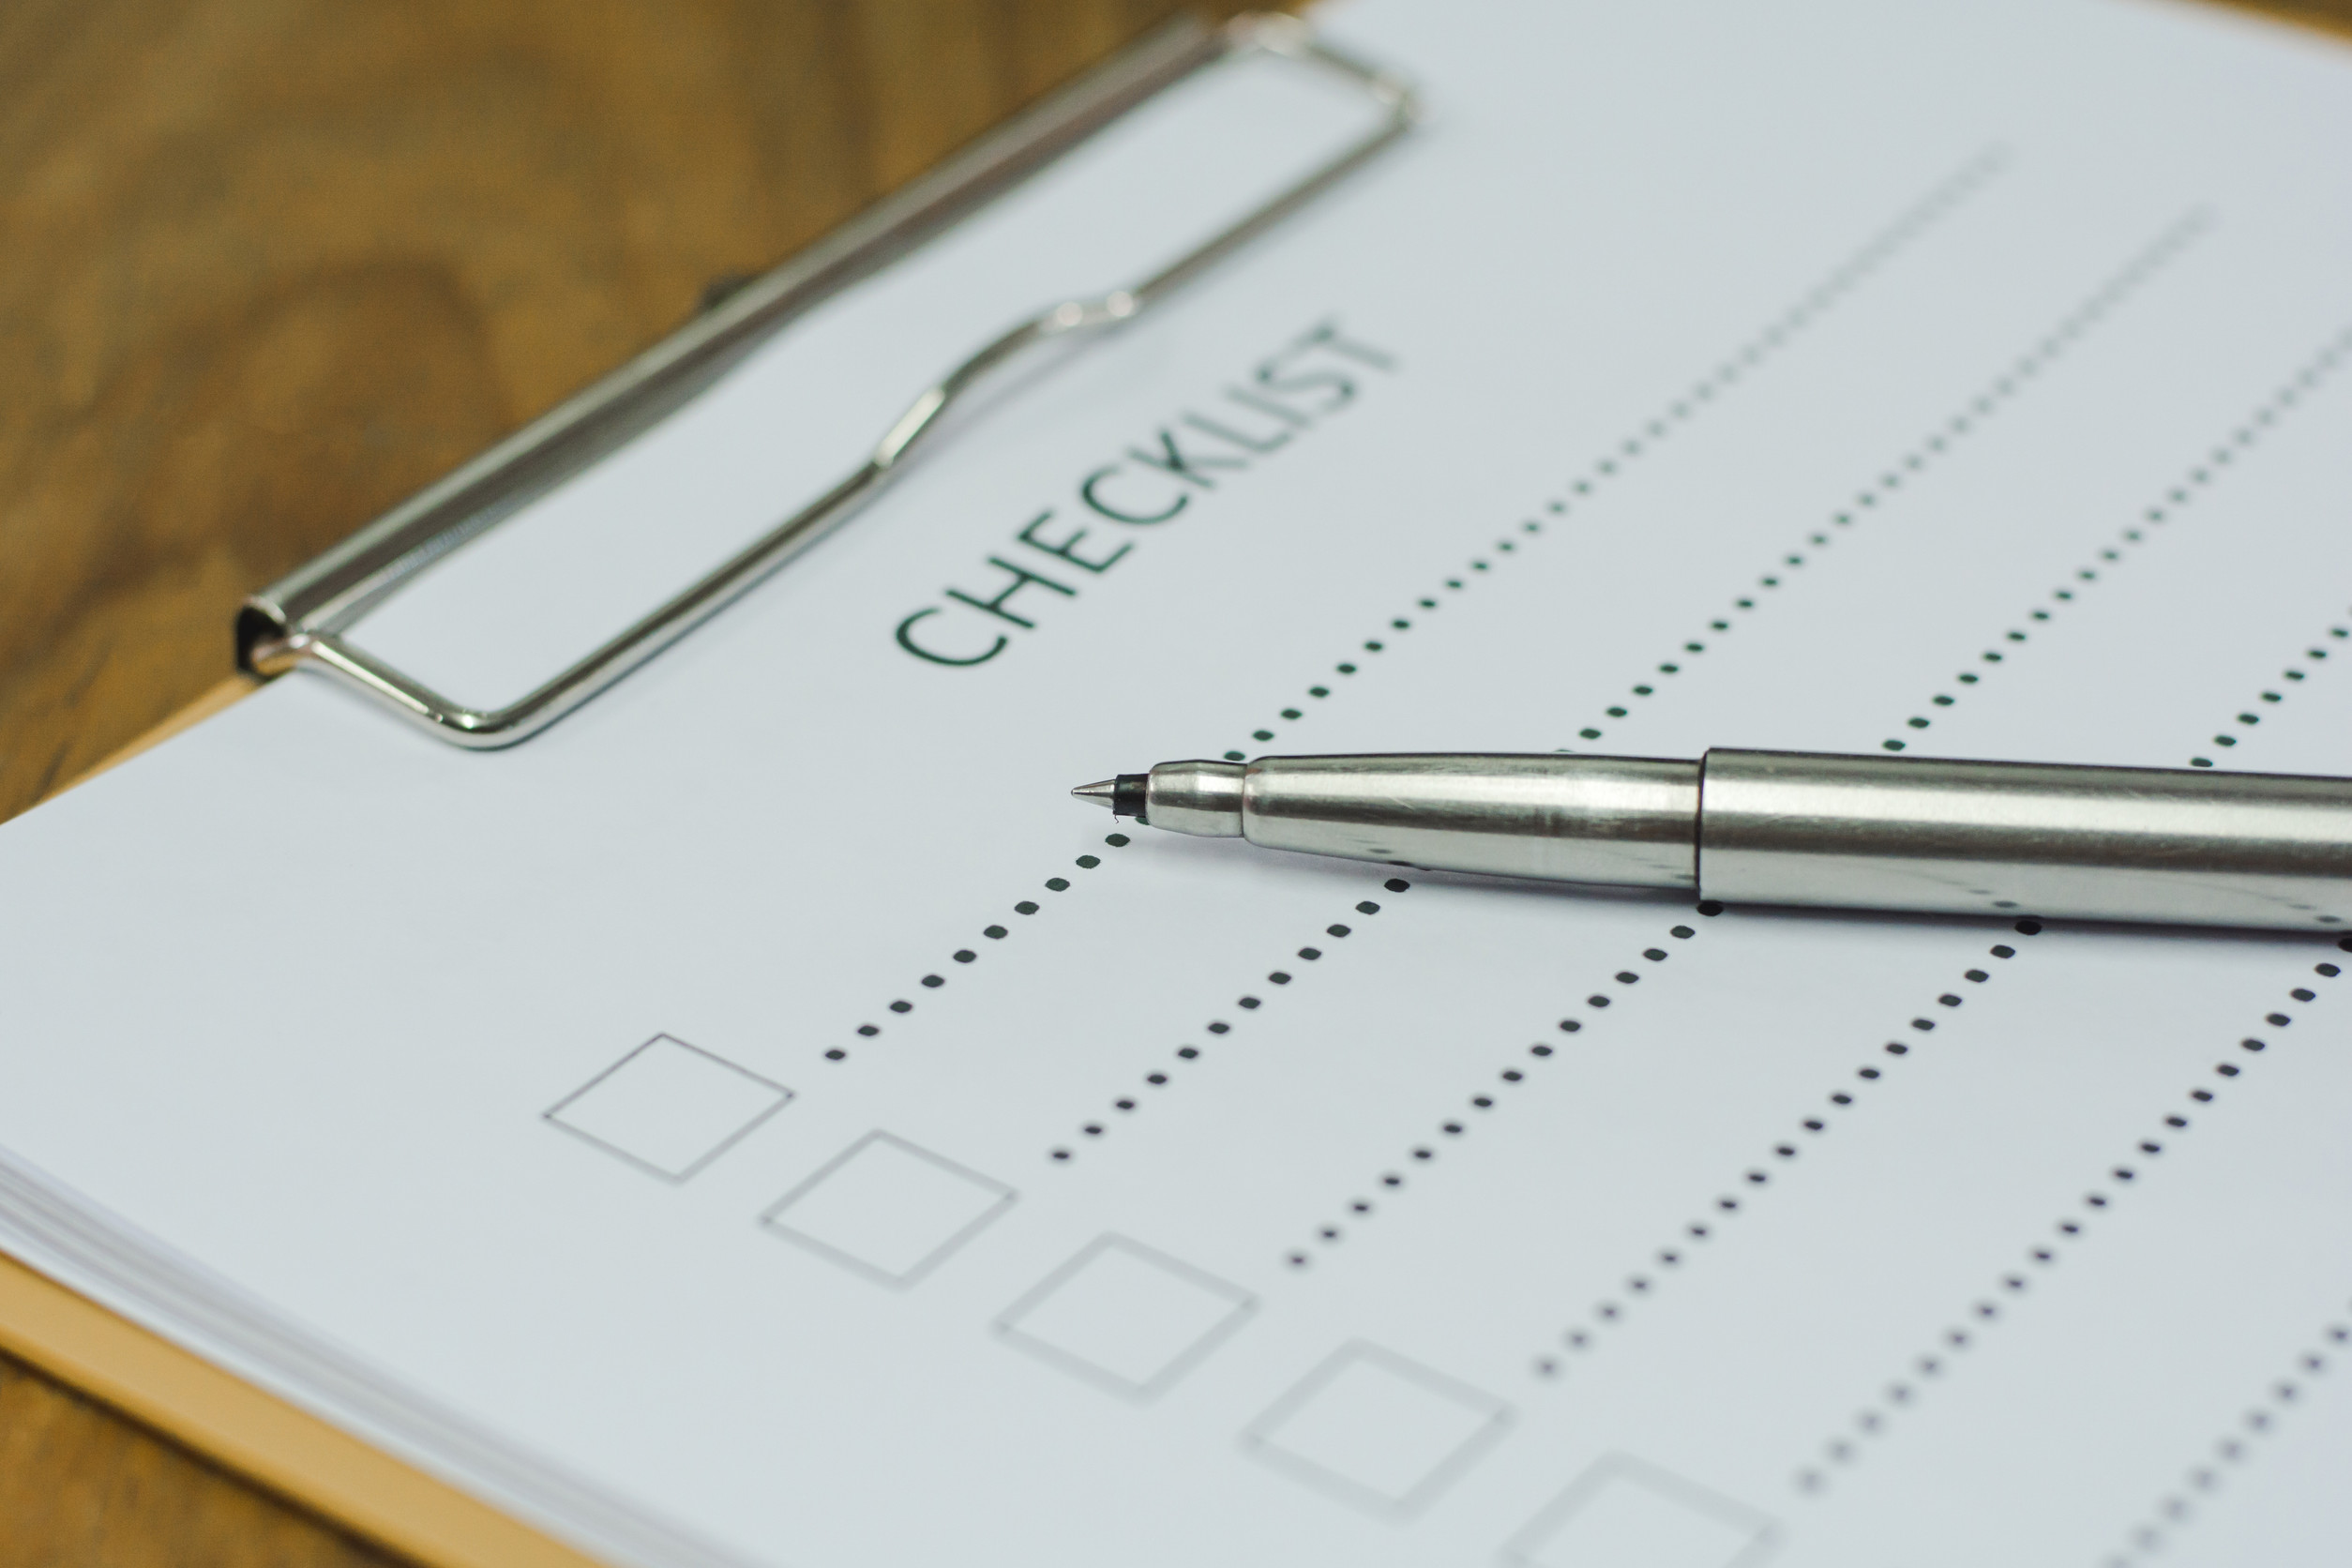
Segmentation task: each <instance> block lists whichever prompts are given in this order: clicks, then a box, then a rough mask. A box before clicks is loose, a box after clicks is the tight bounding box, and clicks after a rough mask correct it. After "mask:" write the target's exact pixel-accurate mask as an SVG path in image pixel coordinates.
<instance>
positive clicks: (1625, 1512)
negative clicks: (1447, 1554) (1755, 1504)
mask: <svg viewBox="0 0 2352 1568" xmlns="http://www.w3.org/2000/svg"><path fill="white" fill-rule="evenodd" d="M1777 1543H1778V1536H1777V1531H1776V1530H1775V1529H1774V1528H1773V1524H1772V1519H1771V1518H1769V1517H1767V1516H1766V1515H1762V1514H1759V1513H1757V1512H1756V1510H1755V1509H1753V1508H1750V1507H1747V1506H1746V1505H1745V1504H1742V1503H1737V1502H1734V1501H1732V1500H1730V1499H1729V1498H1726V1497H1720V1496H1717V1495H1716V1494H1715V1493H1713V1492H1711V1491H1709V1490H1707V1489H1706V1488H1705V1487H1703V1486H1700V1485H1696V1484H1695V1483H1692V1482H1689V1481H1685V1480H1683V1479H1682V1478H1681V1476H1679V1475H1676V1474H1674V1473H1672V1472H1671V1471H1668V1470H1660V1469H1659V1468H1658V1467H1657V1466H1655V1465H1651V1464H1646V1463H1644V1462H1643V1461H1641V1460H1639V1459H1634V1458H1629V1457H1627V1456H1626V1455H1621V1454H1612V1455H1608V1456H1607V1457H1606V1458H1604V1459H1601V1460H1599V1461H1597V1462H1595V1463H1594V1464H1593V1466H1592V1467H1591V1469H1590V1470H1586V1471H1585V1472H1584V1473H1583V1474H1582V1475H1580V1476H1578V1477H1576V1480H1575V1481H1574V1482H1573V1483H1571V1484H1570V1485H1569V1487H1568V1489H1567V1490H1566V1491H1564V1492H1562V1493H1560V1496H1558V1497H1557V1498H1554V1499H1553V1500H1551V1501H1550V1502H1549V1503H1547V1504H1545V1508H1544V1510H1543V1512H1542V1513H1540V1514H1538V1515H1535V1517H1534V1518H1532V1519H1530V1520H1529V1521H1528V1525H1527V1528H1526V1529H1524V1530H1521V1531H1519V1533H1518V1534H1517V1535H1516V1536H1515V1537H1514V1538H1513V1540H1512V1542H1511V1544H1510V1545H1509V1546H1507V1547H1505V1548H1504V1551H1503V1560H1504V1561H1506V1562H1509V1563H1513V1564H1515V1565H1518V1568H1756V1564H1758V1563H1761V1562H1762V1561H1763V1560H1765V1559H1766V1558H1768V1557H1770V1556H1771V1555H1772V1549H1773V1547H1774V1546H1775V1545H1777Z"/></svg>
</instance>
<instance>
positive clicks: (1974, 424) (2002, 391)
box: [1576, 211, 2213, 741]
mask: <svg viewBox="0 0 2352 1568" xmlns="http://www.w3.org/2000/svg"><path fill="white" fill-rule="evenodd" d="M2212 226H2213V220H2212V219H2211V218H2210V217H2209V215H2208V214H2206V213H2204V212H2202V211H2193V212H2191V213H2189V214H2188V215H2186V216H2185V217H2183V218H2180V219H2176V220H2175V221H2174V222H2173V223H2171V224H2169V225H2168V226H2166V228H2165V229H2164V232H2163V233H2161V234H2158V235H2157V236H2156V238H2155V239H2154V240H2153V241H2152V242H2150V243H2149V244H2148V245H2147V246H2145V247H2143V248H2142V249H2140V250H2139V251H2138V252H2137V253H2136V254H2134V255H2133V257H2132V259H2131V260H2130V261H2129V262H2127V263H2126V264H2124V265H2123V267H2122V268H2121V269H2120V270H2119V271H2118V272H2117V273H2115V274H2114V275H2113V276H2112V277H2110V278H2109V279H2107V280H2106V281H2105V282H2103V283H2102V284H2100V285H2099V287H2098V288H2097V289H2095V290H2093V291H2092V292H2091V294H2090V295H2089V297H2088V298H2087V299H2085V300H2084V301H2083V302H2082V303H2081V304H2079V305H2077V306H2075V307H2074V308H2073V309H2072V310H2069V311H2068V312H2067V313H2066V314H2065V315H2064V316H2062V317H2060V318H2059V319H2058V324H2057V325H2056V326H2054V327H2052V328H2051V329H2050V330H2049V331H2047V332H2045V333H2043V335H2042V336H2041V337H2040V338H2039V339H2035V340H2034V342H2033V344H2032V346H2030V347H2029V348H2028V349H2027V350H2026V352H2025V353H2023V354H2020V355H2018V356H2017V357H2016V358H2015V359H2014V360H2012V361H2011V362H2010V363H2009V365H2008V366H2007V367H2006V368H2004V369H2002V370H2001V372H2000V373H1999V374H1998V375H1996V376H1995V377H1994V378H1993V379H1992V380H1991V381H1989V382H1987V383H1986V384H1984V385H1983V387H1982V388H1980V389H1979V390H1978V391H1977V393H1976V395H1975V396H1974V397H1972V398H1970V399H1968V401H1966V402H1965V403H1963V404H1962V405H1961V406H1960V408H1959V409H1958V410H1957V411H1956V412H1955V413H1953V414H1952V416H1951V417H1949V418H1947V419H1945V420H1944V421H1943V422H1942V423H1940V424H1938V425H1936V426H1935V427H1933V428H1932V429H1931V430H1929V431H1928V433H1927V434H1926V435H1925V436H1923V437H1922V438H1921V439H1920V440H1919V441H1918V442H1916V443H1915V444H1913V445H1912V446H1911V447H1910V448H1909V449H1908V450H1907V451H1906V452H1904V453H1903V454H1902V455H1901V456H1899V457H1897V458H1896V459H1895V460H1893V461H1892V462H1891V463H1889V464H1887V465H1886V467H1885V469H1884V470H1883V471H1881V472H1880V474H1879V475H1878V477H1877V479H1875V480H1873V481H1871V482H1869V483H1866V484H1864V485H1863V486H1862V488H1861V489H1859V490H1856V491H1855V492H1854V494H1853V498H1852V499H1851V500H1850V501H1848V502H1847V503H1846V504H1845V505H1841V506H1839V507H1838V508H1837V509H1836V510H1834V511H1832V513H1831V514H1830V517H1829V521H1828V523H1827V524H1826V525H1825V526H1824V527H1822V528H1819V529H1817V530H1815V531H1814V532H1813V533H1810V534H1808V535H1805V545H1804V546H1801V547H1799V548H1797V549H1795V550H1787V551H1786V552H1784V553H1783V554H1782V555H1781V557H1780V560H1779V562H1778V564H1777V565H1774V566H1773V567H1772V569H1771V570H1769V571H1767V572H1765V573H1764V574H1763V575H1762V576H1760V577H1758V578H1757V579H1756V587H1757V588H1758V589H1761V590H1763V593H1764V596H1766V597H1769V596H1770V595H1771V594H1772V591H1773V590H1775V589H1777V588H1779V587H1780V586H1781V585H1782V583H1783V582H1784V581H1785V578H1784V576H1783V573H1784V572H1785V571H1793V570H1798V569H1801V568H1802V567H1803V566H1804V565H1807V564H1808V563H1809V562H1810V561H1811V560H1812V559H1813V555H1812V554H1809V553H1808V552H1807V550H1806V548H1805V546H1809V547H1811V550H1812V551H1813V552H1815V553H1817V552H1818V551H1820V550H1827V549H1829V548H1830V547H1831V546H1832V544H1833V543H1834V542H1835V541H1836V540H1837V539H1838V538H1839V537H1840V531H1841V530H1847V529H1851V528H1852V527H1853V525H1854V524H1855V522H1856V521H1858V520H1862V519H1864V518H1866V517H1868V516H1869V515H1870V514H1871V513H1873V512H1875V511H1876V510H1877V509H1878V508H1879V507H1880V506H1881V505H1888V504H1891V503H1892V501H1893V500H1894V499H1895V492H1896V491H1898V490H1901V489H1902V488H1903V487H1904V486H1905V485H1906V484H1907V483H1909V482H1910V481H1911V480H1913V479H1915V478H1917V477H1919V476H1920V475H1922V474H1924V473H1925V472H1926V470H1927V469H1928V468H1929V466H1930V465H1932V464H1933V463H1935V462H1936V461H1937V460H1938V459H1939V458H1942V457H1944V456H1945V455H1946V454H1948V453H1950V452H1951V451H1952V450H1953V449H1954V448H1955V447H1957V446H1959V445H1963V444H1964V443H1965V442H1966V441H1967V440H1968V437H1970V436H1971V435H1974V434H1975V433H1976V432H1977V431H1978V430H1981V429H1983V427H1984V426H1985V425H1986V424H1988V423H1989V422H1991V420H1992V419H1993V418H1994V417H1995V416H1996V415H1998V414H2000V413H2001V412H2002V411H2003V410H2005V409H2006V408H2008V406H2009V405H2010V404H2011V403H2012V402H2013V401H2014V400H2015V399H2016V397H2017V395H2018V394H2019V393H2020V392H2022V391H2024V390H2025V388H2026V387H2027V385H2028V384H2030V383H2031V382H2032V381H2033V380H2034V379H2035V378H2036V377H2037V376H2039V375H2040V374H2041V373H2042V372H2043V370H2046V369H2049V368H2050V367H2051V366H2052V365H2054V364H2056V363H2057V362H2058V360H2059V359H2060V358H2062V357H2063V356H2064V355H2065V354H2066V353H2067V351H2068V350H2070V349H2072V348H2073V347H2074V346H2075V345H2076V344H2077V343H2079V342H2081V341H2082V339H2084V338H2085V337H2086V336H2088V333H2089V332H2090V330H2091V329H2092V328H2093V327H2095V326H2098V325H2099V324H2102V323H2103V321H2105V320H2106V319H2107V318H2108V317H2109V316H2110V315H2112V314H2113V312H2114V311H2115V309H2116V308H2117V307H2118V306H2119V305H2121V304H2122V303H2123V302H2124V301H2125V300H2126V299H2128V298H2129V297H2130V296H2131V295H2132V294H2134V293H2135V292H2137V291H2138V290H2139V288H2140V287H2141V286H2142V285H2143V284H2145V283H2147V282H2148V281H2149V280H2150V279H2153V278H2155V277H2156V276H2157V275H2158V274H2159V273H2161V272H2163V271H2164V268H2165V267H2166V266H2167V265H2169V264H2171V263H2172V262H2173V261H2175V260H2177V259H2178V258H2179V256H2180V255H2181V254H2183V253H2184V252H2185V251H2186V250H2187V249H2189V248H2190V246H2191V245H2193V244H2194V243H2195V241H2196V240H2197V239H2199V238H2200V237H2202V236H2203V235H2204V234H2206V233H2207V232H2208V231H2209V230H2210V229H2211V228H2212ZM1764 602H1765V600H1764V597H1759V596H1757V595H1756V594H1755V593H1747V594H1742V595H1740V596H1738V597H1736V598H1734V599H1733V600H1732V601H1731V613H1730V614H1728V615H1722V616H1717V617H1716V618H1715V619H1713V620H1711V621H1709V622H1708V623H1707V632H1711V633H1715V634H1718V635H1720V634H1722V633H1725V632H1728V631H1730V630H1732V629H1733V628H1734V627H1735V626H1737V625H1738V623H1739V620H1740V618H1741V617H1742V616H1746V615H1751V614H1754V613H1755V612H1756V611H1757V610H1759V609H1761V608H1762V607H1763V604H1764ZM1708 646H1709V644H1708V641H1707V639H1706V633H1700V634H1697V635H1695V636H1692V637H1690V638H1687V639H1685V640H1684V641H1683V642H1682V645H1681V650H1680V652H1679V653H1677V654H1676V655H1675V656H1674V657H1672V658H1669V659H1666V660H1665V661H1663V662H1661V663H1660V664H1659V665H1658V666H1657V667H1656V670H1657V673H1658V674H1660V675H1665V676H1668V677H1671V676H1674V675H1679V674H1681V672H1682V664H1681V658H1682V656H1684V655H1692V654H1704V653H1705V652H1707V650H1708ZM1631 691H1632V694H1633V696H1634V697H1636V698H1637V699H1638V698H1647V697H1654V696H1655V695H1657V691H1658V687H1657V686H1656V684H1655V683H1653V682H1651V681H1649V680H1647V679H1645V680H1644V681H1642V682H1640V683H1637V684H1636V685H1635V686H1633V687H1632V688H1631ZM1632 711H1633V710H1632V709H1631V708H1630V707H1628V706H1626V705H1625V704H1624V703H1621V702H1619V703H1612V704H1610V705H1609V706H1608V707H1607V708H1606V709H1604V710H1603V713H1604V716H1606V717H1607V718H1610V719H1620V718H1624V717H1627V716H1630V715H1631V713H1632ZM1605 733H1606V731H1605V730H1604V729H1603V727H1602V726H1601V725H1600V724H1599V723H1593V724H1588V725H1586V726H1585V727H1584V728H1583V729H1581V730H1579V731H1576V734H1577V735H1578V737H1579V738H1581V739H1583V740H1587V741H1597V740H1599V739H1600V738H1601V737H1602V735H1603V734H1605Z"/></svg>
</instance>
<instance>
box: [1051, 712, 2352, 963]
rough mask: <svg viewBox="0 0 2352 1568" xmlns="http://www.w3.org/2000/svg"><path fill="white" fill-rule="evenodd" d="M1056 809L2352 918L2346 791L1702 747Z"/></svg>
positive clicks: (1910, 898) (1275, 765)
mask: <svg viewBox="0 0 2352 1568" xmlns="http://www.w3.org/2000/svg"><path fill="white" fill-rule="evenodd" d="M1072 793H1073V794H1075V795H1077V796H1078V797H1079V798H1080V799H1083V800H1091V801H1094V802H1097V803H1098V804H1100V805H1103V806H1107V807H1109V808H1110V809H1111V810H1112V811H1113V812H1114V813H1116V814H1117V815H1120V816H1123V817H1133V818H1135V819H1136V820H1137V821H1138V822H1144V823H1147V824H1149V825H1150V826H1153V827H1157V828H1166V829H1168V830H1169V831H1171V832H1176V833H1187V834H1196V835H1199V836H1202V837H1213V838H1214V837H1221V838H1232V837H1240V838H1245V839H1247V840H1248V841H1249V842H1251V843H1253V844H1261V845H1264V846H1266V847H1267V848H1269V849H1277V850H1297V851H1303V852H1306V853H1310V854H1325V855H1344V856H1347V857H1349V858H1350V859H1354V860H1375V861H1382V862H1386V863H1388V864H1391V865H1397V866H1410V867H1421V868H1423V869H1427V870H1440V871H1470V872H1478V873H1483V874H1485V875H1490V876H1503V877H1532V878H1537V879H1540V880H1542V881H1545V882H1591V883H1600V884H1606V885H1614V886H1620V887H1658V888H1675V889H1680V890H1681V891H1683V892H1686V893H1689V894H1691V895H1692V896H1693V897H1699V898H1708V899H1714V900H1718V901H1720V902H1724V903H1756V904H1795V905H1807V906H1816V907H1826V908H1840V909H1873V910H1912V911H1927V912H1939V913H1952V914H1993V915H2004V916H2017V915H2027V914H2031V915H2071V916H2075V917H2079V918H2082V919H2088V920H2126V921H2147V922H2156V923H2161V924H2167V925H2195V926H2250V927H2270V928H2282V929H2289V930H2309V931H2329V932H2337V933H2341V932H2342V930H2343V929H2344V927H2345V926H2346V924H2347V922H2352V779H2343V778H2317V777H2306V776H2292V775H2284V774H2250V773H2207V772H2201V771H2199V772H2193V771H2190V770H2188V769H2169V768H2117V767H2085V766H2073V765H2065V764H2053V763H2044V762H1976V761H1940V760H1937V759H1931V758H1899V759H1898V758H1882V757H1847V756H1835V755H1830V754H1825V753H1814V752H1797V751H1745V750H1726V749H1717V750H1712V751H1710V752H1708V753H1707V755H1706V756H1705V757H1703V758H1701V759H1700V760H1699V761H1695V762H1693V761H1673V760H1667V759H1663V758H1653V757H1586V756H1558V755H1534V756H1510V755H1491V756H1489V755H1476V754H1468V755H1463V754H1432V755H1421V756H1412V755H1405V756H1357V757H1260V758H1259V759H1258V760H1257V761H1251V762H1214V761H1176V762H1162V763H1160V764H1159V765H1158V766H1157V767H1155V768H1153V769H1152V771H1151V772H1149V773H1128V774H1121V775H1120V776H1118V777H1116V778H1108V779H1105V780H1103V781H1102V782H1101V783H1098V784H1086V785H1081V786H1080V787H1079V788H1078V789H1077V790H1074V791H1072Z"/></svg>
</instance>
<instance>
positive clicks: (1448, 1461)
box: [1242, 1343, 1511, 1514]
mask: <svg viewBox="0 0 2352 1568" xmlns="http://www.w3.org/2000/svg"><path fill="white" fill-rule="evenodd" d="M1510 1419H1511V1408H1510V1407H1509V1406H1508V1405H1505V1404H1504V1403H1503V1402H1502V1401H1501V1400H1500V1399H1497V1398H1495V1397H1494V1396H1493V1395H1488V1394H1483V1393H1481V1392H1480V1391H1479V1390H1477V1389H1474V1388H1471V1387H1470V1385H1469V1384H1467V1383H1461V1382H1456V1381H1455V1380H1454V1379H1452V1378H1449V1377H1447V1376H1445V1375H1444V1374H1443V1373H1441V1372H1434V1371H1431V1370H1430V1369H1429V1368H1428V1367H1426V1366H1424V1365H1422V1364H1420V1363H1418V1362H1412V1361H1408V1360H1406V1359H1405V1358H1404V1357H1403V1356H1400V1355H1397V1354H1396V1353H1395V1352H1394V1351H1391V1350H1384V1349H1381V1348H1380V1347H1379V1346H1378V1345H1365V1344H1362V1343H1358V1344H1351V1345H1347V1346H1343V1347H1341V1348H1340V1349H1338V1350H1336V1351H1334V1353H1333V1354H1332V1355H1331V1357H1330V1358H1329V1359H1328V1360H1326V1361H1325V1362H1324V1363H1323V1364H1321V1365H1319V1366H1318V1367H1317V1368H1316V1369H1315V1370H1314V1371H1312V1372H1310V1373H1308V1374H1307V1375H1306V1377H1305V1379H1304V1380H1303V1381H1301V1382H1300V1383H1299V1385H1298V1386H1297V1387H1296V1388H1293V1389H1292V1390H1291V1391H1290V1392H1289V1393H1288V1394H1286V1395H1283V1396H1282V1397H1281V1398H1280V1399H1277V1400H1276V1401H1274V1405H1273V1407H1272V1408H1271V1409H1269V1410H1267V1411H1266V1413H1265V1414H1263V1415H1261V1416H1259V1418H1258V1419H1257V1420H1256V1421H1254V1422H1252V1423H1250V1425H1249V1427H1248V1429H1247V1430H1245V1431H1244V1433H1243V1434H1242V1440H1243V1441H1244V1443H1245V1444H1246V1445H1248V1447H1249V1448H1250V1449H1251V1450H1252V1451H1253V1452H1254V1453H1256V1454H1257V1455H1258V1456H1259V1458H1261V1459H1263V1460H1265V1461H1266V1462H1267V1463H1268V1464H1271V1465H1273V1466H1274V1468H1275V1469H1277V1470H1284V1471H1287V1472H1288V1473H1289V1474H1291V1475H1293V1476H1296V1477H1297V1478H1299V1479H1300V1480H1303V1481H1305V1482H1308V1483H1309V1484H1311V1485H1317V1486H1320V1487H1322V1488H1323V1489H1325V1490H1327V1491H1331V1492H1334V1493H1335V1494H1337V1495H1338V1496H1340V1497H1342V1498H1344V1499H1346V1500H1349V1501H1350V1502H1354V1503H1357V1504H1359V1505H1362V1506H1365V1507H1369V1508H1372V1509H1375V1510H1377V1511H1379V1512H1381V1513H1394V1514H1410V1513H1412V1512H1414V1511H1415V1510H1417V1509H1419V1508H1420V1507H1422V1506H1423V1505H1424V1504H1425V1503H1427V1502H1428V1501H1429V1500H1431V1499H1432V1498H1435V1497H1436V1496H1437V1495H1438V1493H1440V1491H1442V1490H1444V1489H1445V1487H1446V1486H1447V1485H1449V1484H1450V1483H1451V1482H1452V1481H1453V1480H1454V1478H1455V1476H1457V1475H1459V1474H1460V1473H1461V1472H1462V1471H1463V1470H1467V1469H1468V1468H1469V1467H1470V1465H1471V1464H1473V1463H1475V1462H1476V1461H1477V1459H1478V1457H1479V1456H1480V1455H1482V1454H1484V1453H1485V1451H1486V1450H1487V1449H1488V1448H1489V1447H1491V1446H1492V1445H1493V1444H1494V1442H1495V1441H1496V1440H1498V1439H1499V1438H1500V1437H1501V1436H1502V1433H1503V1429H1504V1427H1505V1426H1506V1425H1508V1423H1509V1422H1510Z"/></svg>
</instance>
